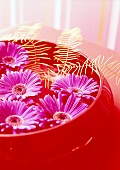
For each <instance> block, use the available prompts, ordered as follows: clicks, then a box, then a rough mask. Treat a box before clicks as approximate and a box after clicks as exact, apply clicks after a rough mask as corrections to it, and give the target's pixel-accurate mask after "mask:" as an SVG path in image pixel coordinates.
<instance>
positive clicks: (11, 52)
mask: <svg viewBox="0 0 120 170" xmlns="http://www.w3.org/2000/svg"><path fill="white" fill-rule="evenodd" d="M27 53H28V52H27V50H25V49H24V48H23V47H22V46H20V45H18V44H15V43H13V42H8V44H5V43H4V42H0V63H1V64H3V65H6V66H10V67H13V68H14V67H16V66H21V65H23V64H25V63H27V62H28V60H27V58H28V55H27Z"/></svg>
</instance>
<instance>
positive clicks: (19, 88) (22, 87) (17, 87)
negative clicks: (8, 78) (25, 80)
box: [12, 84, 26, 95]
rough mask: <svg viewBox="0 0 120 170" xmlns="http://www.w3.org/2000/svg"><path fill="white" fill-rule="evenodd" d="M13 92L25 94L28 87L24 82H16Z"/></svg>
mask: <svg viewBox="0 0 120 170" xmlns="http://www.w3.org/2000/svg"><path fill="white" fill-rule="evenodd" d="M12 93H13V94H16V95H23V94H25V93H26V87H25V85H24V84H16V85H15V86H13V88H12Z"/></svg>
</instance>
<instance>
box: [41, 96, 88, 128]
mask: <svg viewBox="0 0 120 170" xmlns="http://www.w3.org/2000/svg"><path fill="white" fill-rule="evenodd" d="M87 108H88V105H87V104H86V103H83V102H82V101H81V98H78V97H76V95H74V94H71V95H70V96H69V97H68V99H67V100H66V101H64V100H63V97H62V94H61V93H59V94H58V98H56V97H55V96H54V95H53V97H51V96H50V95H49V94H48V95H46V96H45V97H44V99H40V109H41V110H42V114H41V116H43V117H47V118H50V119H51V118H52V119H54V120H59V121H62V122H66V121H69V120H71V119H72V118H74V117H75V116H77V115H80V114H82V113H83V112H84V111H85V110H86V109H87ZM42 124H43V123H42ZM40 125H41V124H40Z"/></svg>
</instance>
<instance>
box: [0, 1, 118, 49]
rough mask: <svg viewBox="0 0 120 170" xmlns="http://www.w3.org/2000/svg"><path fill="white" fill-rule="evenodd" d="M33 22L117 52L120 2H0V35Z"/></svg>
mask: <svg viewBox="0 0 120 170" xmlns="http://www.w3.org/2000/svg"><path fill="white" fill-rule="evenodd" d="M29 22H30V23H31V22H36V23H38V22H39V23H42V24H44V25H47V26H50V27H53V28H56V29H60V30H64V29H72V28H74V27H79V28H80V29H81V30H82V35H83V38H84V39H86V40H87V41H90V42H93V43H96V44H99V45H102V46H104V47H107V48H109V49H112V50H115V51H117V52H120V0H0V31H2V30H3V29H4V28H7V27H14V26H16V25H19V24H20V25H24V24H26V23H29Z"/></svg>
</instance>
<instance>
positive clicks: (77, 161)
mask: <svg viewBox="0 0 120 170" xmlns="http://www.w3.org/2000/svg"><path fill="white" fill-rule="evenodd" d="M15 30H16V28H13V29H7V30H4V31H3V32H1V34H2V35H3V34H5V33H11V32H14V31H15ZM60 33H61V31H58V30H55V29H52V28H49V27H46V26H43V28H42V30H41V35H40V39H42V40H47V41H49V42H55V43H56V42H57V38H58V36H59V35H60ZM81 52H82V53H84V54H85V55H86V56H88V57H89V58H96V57H97V56H99V55H104V56H105V58H106V59H108V58H109V57H110V56H114V57H113V58H112V60H113V61H115V60H118V62H120V54H119V53H116V52H115V51H112V50H108V49H106V48H104V47H101V46H98V45H95V44H93V43H91V42H87V41H85V40H83V44H82V45H81ZM107 80H108V82H109V84H110V87H111V89H112V93H113V97H114V107H113V110H112V113H111V115H110V116H109V119H108V121H107V123H106V125H105V127H104V129H103V130H102V131H101V133H99V134H98V135H97V136H96V137H95V138H93V140H92V141H91V142H90V143H89V144H88V145H87V146H86V147H84V148H82V149H80V150H77V151H76V152H74V153H72V154H71V155H68V156H67V157H64V158H60V159H59V160H56V161H54V162H46V163H45V164H44V165H41V166H40V167H38V166H37V167H36V165H34V168H36V169H43V170H46V169H48V170H50V169H51V170H53V169H56V170H58V169H61V170H70V169H75V170H80V169H81V170H120V84H119V85H116V83H115V78H112V79H109V77H108V78H107ZM14 168H15V167H14ZM14 168H13V169H14ZM30 168H31V167H29V165H26V167H22V169H30ZM17 169H18V168H17ZM20 169H21V168H20Z"/></svg>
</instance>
